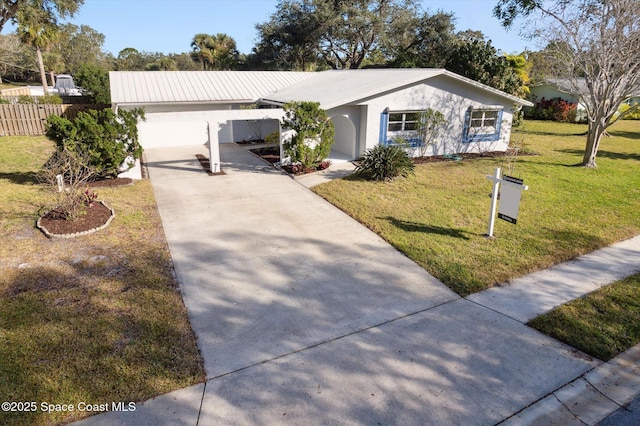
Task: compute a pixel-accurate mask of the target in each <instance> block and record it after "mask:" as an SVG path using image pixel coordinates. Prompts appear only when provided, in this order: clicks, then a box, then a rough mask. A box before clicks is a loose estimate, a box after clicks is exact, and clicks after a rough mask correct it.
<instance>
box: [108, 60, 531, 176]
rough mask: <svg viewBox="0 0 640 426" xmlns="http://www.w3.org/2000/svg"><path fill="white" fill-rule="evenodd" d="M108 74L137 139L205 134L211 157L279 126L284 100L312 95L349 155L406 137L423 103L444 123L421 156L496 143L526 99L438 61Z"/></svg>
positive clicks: (338, 148) (148, 143) (191, 138)
mask: <svg viewBox="0 0 640 426" xmlns="http://www.w3.org/2000/svg"><path fill="white" fill-rule="evenodd" d="M109 78H110V82H111V83H110V84H111V99H112V103H113V106H114V108H127V109H130V108H135V107H144V109H145V115H146V118H147V120H146V122H144V123H140V125H139V131H140V142H141V144H142V145H143V147H154V146H169V145H187V144H202V143H206V142H209V143H210V148H211V149H212V151H211V157H212V164H213V163H214V162H215V160H217V159H218V158H219V157H217V152H215V151H216V150H217V149H218V148H217V144H218V143H226V142H234V141H241V140H243V139H250V138H254V137H256V136H257V135H256V133H258V132H260V133H265V134H266V133H270V132H271V131H275V130H279V125H278V123H279V120H280V119H281V118H282V116H283V110H282V108H281V107H282V106H283V104H284V103H286V102H289V101H313V102H319V103H320V106H321V107H322V108H323V109H325V110H326V111H327V115H328V116H329V117H330V119H331V121H332V122H333V124H334V127H335V144H334V146H333V153H334V154H335V155H337V156H338V157H341V158H344V159H350V160H351V159H356V158H358V157H360V156H362V155H363V154H364V153H365V151H366V150H367V149H369V148H372V147H374V146H375V145H377V144H381V143H382V144H387V143H394V142H395V141H396V138H398V137H403V138H405V139H409V140H412V139H413V140H415V137H416V136H417V132H416V131H415V118H416V113H417V112H419V111H423V110H425V109H428V108H431V109H433V110H437V111H440V112H441V113H442V114H444V116H445V117H446V119H447V123H448V124H447V127H446V130H445V131H444V132H442V136H441V138H440V140H439V141H438V143H437V144H435V145H434V146H432V147H431V149H430V150H429V152H428V154H453V153H465V152H486V151H506V149H507V147H508V144H509V138H510V133H511V123H512V117H513V113H514V111H515V109H519V108H521V107H522V106H532V105H533V104H532V103H530V102H528V101H525V100H523V99H520V98H518V97H515V96H512V95H509V94H507V93H504V92H501V91H499V90H496V89H493V88H491V87H489V86H486V85H483V84H480V83H477V82H475V81H473V80H470V79H468V78H465V77H462V76H459V75H457V74H455V73H452V72H449V71H446V70H444V69H366V70H341V71H323V72H317V73H307V72H276V71H262V72H258V71H182V72H181V71H149V72H145V71H139V72H135V71H134V72H117V71H116V72H111V73H110V74H109ZM256 104H257V105H258V109H246V108H249V107H251V106H252V105H256ZM257 123H260V125H259V126H258V125H257ZM256 128H258V131H256ZM214 145H215V146H214Z"/></svg>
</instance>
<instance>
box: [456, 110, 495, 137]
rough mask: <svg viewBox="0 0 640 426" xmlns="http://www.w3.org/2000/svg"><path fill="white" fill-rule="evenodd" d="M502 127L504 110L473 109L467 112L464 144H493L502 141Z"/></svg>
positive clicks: (463, 133)
mask: <svg viewBox="0 0 640 426" xmlns="http://www.w3.org/2000/svg"><path fill="white" fill-rule="evenodd" d="M501 126H502V110H501V109H500V110H499V109H473V108H469V109H468V110H467V113H466V116H465V120H464V128H463V131H462V142H465V143H470V142H493V141H497V140H499V139H500V127H501Z"/></svg>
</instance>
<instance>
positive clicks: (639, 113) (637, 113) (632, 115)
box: [618, 104, 640, 120]
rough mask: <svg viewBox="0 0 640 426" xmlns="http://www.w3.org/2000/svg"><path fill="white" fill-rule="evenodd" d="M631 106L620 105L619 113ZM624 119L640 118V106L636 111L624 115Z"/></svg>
mask: <svg viewBox="0 0 640 426" xmlns="http://www.w3.org/2000/svg"><path fill="white" fill-rule="evenodd" d="M629 108H631V106H630V105H629V104H622V105H620V108H618V114H622V113H624V112H625V111H627V110H628V109H629ZM622 119H623V120H640V108H638V109H636V110H635V111H633V112H631V113H629V114H626V115H625V116H624V117H622Z"/></svg>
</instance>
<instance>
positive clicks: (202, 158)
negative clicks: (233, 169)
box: [196, 154, 226, 176]
mask: <svg viewBox="0 0 640 426" xmlns="http://www.w3.org/2000/svg"><path fill="white" fill-rule="evenodd" d="M196 158H197V159H198V161H199V162H200V165H201V166H202V168H203V169H204V171H205V172H207V174H208V175H209V176H219V175H224V174H226V173H225V172H223V171H222V170H220V171H219V172H216V173H211V161H209V159H208V158H207V157H205V156H204V155H202V154H196Z"/></svg>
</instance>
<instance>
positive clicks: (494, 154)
mask: <svg viewBox="0 0 640 426" xmlns="http://www.w3.org/2000/svg"><path fill="white" fill-rule="evenodd" d="M512 154H513V151H512V150H507V151H506V152H502V151H491V152H470V153H464V154H455V156H457V157H459V158H460V160H473V159H476V158H498V157H505V156H509V155H512ZM518 155H536V154H533V153H527V152H518ZM454 160H455V159H452V158H451V157H445V156H444V155H433V156H428V157H416V158H414V159H413V162H414V164H424V163H439V162H443V161H454ZM460 160H458V161H460Z"/></svg>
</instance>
